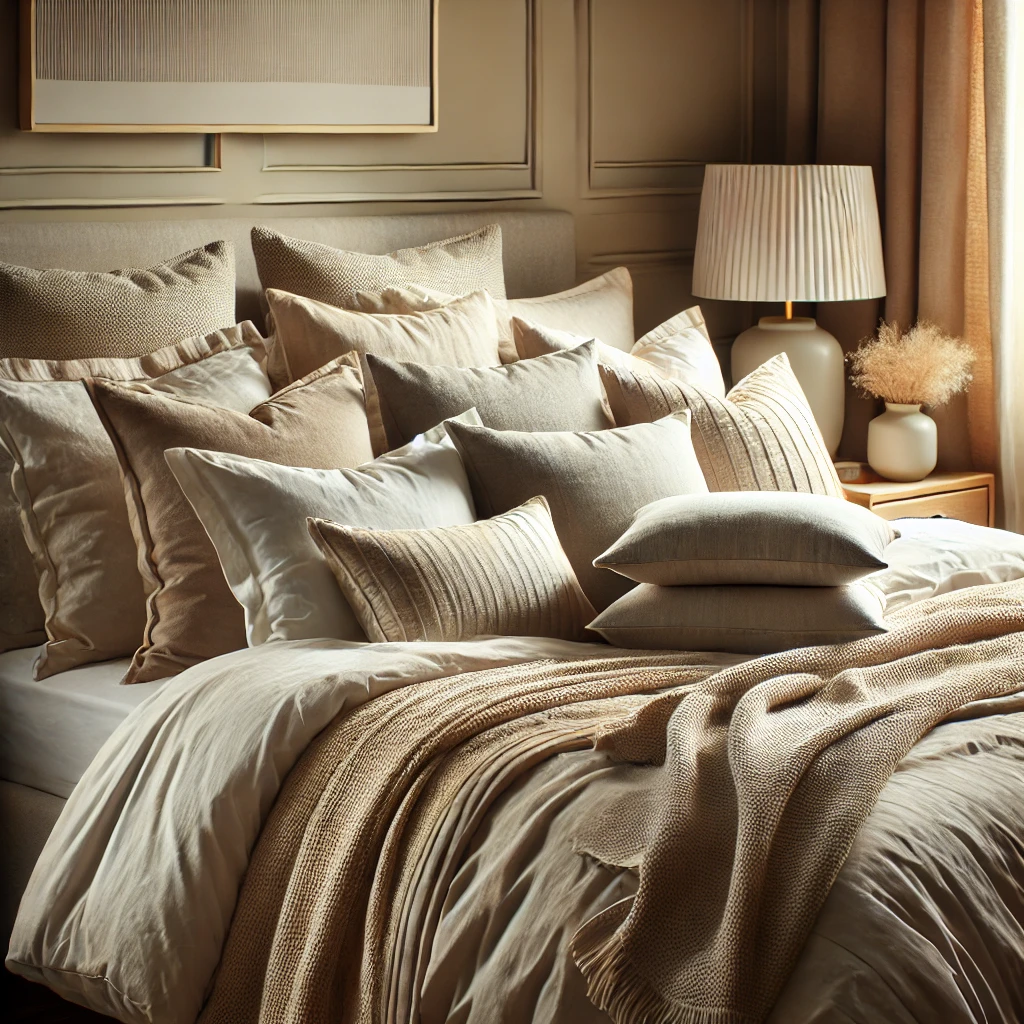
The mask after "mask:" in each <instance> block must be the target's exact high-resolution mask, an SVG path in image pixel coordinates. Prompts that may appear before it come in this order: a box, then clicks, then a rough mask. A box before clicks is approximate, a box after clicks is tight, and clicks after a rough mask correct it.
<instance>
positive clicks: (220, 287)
mask: <svg viewBox="0 0 1024 1024" xmlns="http://www.w3.org/2000/svg"><path fill="white" fill-rule="evenodd" d="M139 230H140V231H145V226H144V225H142V224H140V225H139ZM234 322H235V253H234V248H233V247H232V245H231V243H230V242H211V243H210V244H209V245H206V246H203V248H201V249H193V250H192V251H191V252H186V253H183V254H182V255H180V256H175V257H174V258H173V259H169V260H167V261H166V262H164V263H160V264H158V265H157V266H155V267H149V268H148V269H146V270H136V269H133V268H129V269H126V270H112V271H110V272H109V273H94V272H90V271H76V270H30V269H29V268H27V267H15V266H10V265H9V264H6V263H0V358H11V357H24V358H29V359H89V358H95V357H104V356H109V355H112V354H116V355H118V356H137V355H143V354H145V353H147V352H152V351H153V350H154V349H156V348H162V347H164V346H166V345H167V344H168V343H169V342H174V341H178V340H179V339H181V338H191V337H193V336H195V335H199V334H207V333H209V332H210V331H214V330H217V329H218V328H221V327H227V326H228V325H230V324H233V323H234Z"/></svg>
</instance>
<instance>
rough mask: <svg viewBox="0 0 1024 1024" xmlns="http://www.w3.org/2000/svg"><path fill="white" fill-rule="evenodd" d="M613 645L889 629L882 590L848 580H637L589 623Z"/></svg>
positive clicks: (822, 639) (766, 647) (802, 640)
mask: <svg viewBox="0 0 1024 1024" xmlns="http://www.w3.org/2000/svg"><path fill="white" fill-rule="evenodd" d="M590 628H591V629H592V630H594V631H595V632H597V633H600V634H601V636H603V637H604V638H605V639H606V640H607V641H608V642H609V643H610V644H614V645H615V646H616V647H631V648H640V649H643V650H660V649H663V648H667V649H670V650H679V651H725V652H727V653H734V654H771V653H773V652H775V651H787V650H790V649H791V648H793V647H814V646H817V645H819V644H841V643H847V642H849V641H851V640H861V639H863V638H864V637H868V636H875V635H877V634H878V633H884V632H885V631H886V628H887V627H886V624H885V617H884V607H883V604H882V600H881V597H880V595H879V594H878V593H876V592H875V591H874V590H873V589H872V588H869V587H867V586H865V585H862V584H860V583H853V584H851V585H850V586H846V587H762V586H739V587H732V586H722V587H715V586H701V587H659V586H655V585H654V584H652V583H641V584H640V585H639V586H638V587H636V588H635V589H634V590H631V591H630V592H629V593H628V594H626V595H625V596H624V597H621V598H620V599H619V600H618V601H616V602H615V603H614V604H613V605H611V607H609V608H606V609H605V610H604V611H603V612H601V614H600V615H598V616H597V618H596V619H594V621H593V622H591V623H590Z"/></svg>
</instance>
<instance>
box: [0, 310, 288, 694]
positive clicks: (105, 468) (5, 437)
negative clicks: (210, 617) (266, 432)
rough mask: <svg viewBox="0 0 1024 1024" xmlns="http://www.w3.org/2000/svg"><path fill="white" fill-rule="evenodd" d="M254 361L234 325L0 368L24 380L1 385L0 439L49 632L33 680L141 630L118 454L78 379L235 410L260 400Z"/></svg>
mask: <svg viewBox="0 0 1024 1024" xmlns="http://www.w3.org/2000/svg"><path fill="white" fill-rule="evenodd" d="M264 355H265V353H264V349H263V339H262V338H261V337H260V335H259V332H258V331H257V330H256V328H255V327H253V325H252V324H251V323H244V324H239V325H238V326H236V327H232V328H229V329H227V330H224V331H217V332H215V333H213V334H209V335H207V336H206V337H204V338H192V339H189V340H187V341H183V342H179V343H178V344H177V345H172V346H169V347H167V348H163V349H158V350H157V351H156V352H153V353H151V354H149V355H147V356H141V357H139V358H137V359H113V358H111V359H81V360H70V361H62V362H57V361H52V362H51V361H46V360H4V361H0V376H6V377H8V378H10V377H12V376H20V377H22V378H24V379H22V380H20V381H15V380H10V379H8V380H3V379H0V441H2V442H3V445H4V447H5V448H6V449H7V450H8V451H9V452H10V453H11V455H12V456H13V458H14V461H15V472H14V475H13V478H12V479H13V484H14V492H15V494H16V496H17V501H18V504H19V507H20V511H21V520H22V527H23V529H24V538H25V539H24V540H22V541H21V543H22V544H23V545H24V543H25V541H27V543H28V549H29V550H30V551H31V553H32V558H33V560H34V562H35V572H34V573H33V578H36V577H38V583H37V593H38V596H37V597H35V598H34V600H35V602H36V606H37V607H38V606H39V604H40V603H41V604H42V608H43V610H44V612H45V616H46V626H47V630H48V632H49V641H48V642H47V644H46V646H45V648H44V649H43V651H42V653H41V654H40V656H39V658H38V660H37V662H36V668H35V672H36V678H37V679H41V678H43V677H45V676H49V675H52V674H53V673H55V672H60V671H63V670H64V669H68V668H72V667H74V666H75V665H81V664H84V663H86V662H91V661H105V660H107V659H110V658H119V657H124V656H126V655H129V654H131V653H132V652H133V651H134V650H135V648H136V647H138V645H139V641H140V639H141V638H142V632H143V629H144V627H145V624H146V608H145V592H144V589H143V582H142V579H141V577H140V576H139V570H138V565H137V554H136V546H135V541H134V539H133V537H132V532H131V527H130V526H129V520H128V510H127V508H126V507H125V500H124V488H123V486H122V484H121V475H120V470H119V469H118V463H117V456H116V454H115V452H114V448H113V446H112V445H111V443H110V439H109V437H108V436H107V432H106V430H104V428H103V425H102V423H101V422H100V420H99V417H98V416H97V415H96V410H95V409H94V408H93V404H92V402H91V401H90V399H89V393H88V391H87V390H86V386H85V385H84V384H83V383H82V382H81V379H80V378H84V377H91V376H95V375H103V376H106V377H109V378H113V379H120V380H122V381H136V382H138V383H136V384H132V385H131V386H132V387H137V388H140V389H149V390H152V391H154V392H165V393H167V394H177V395H183V396H190V397H192V398H196V399H201V400H203V401H206V402H209V403H210V404H211V405H217V406H224V407H226V408H231V409H235V410H238V411H239V412H242V413H244V412H247V411H248V410H249V409H251V408H252V407H253V406H254V405H257V404H259V403H260V402H263V401H265V400H266V399H267V398H268V397H269V396H270V382H269V381H268V380H267V375H266V373H265V371H264V369H263V359H264ZM19 539H20V538H19Z"/></svg>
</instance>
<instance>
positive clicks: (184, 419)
mask: <svg viewBox="0 0 1024 1024" xmlns="http://www.w3.org/2000/svg"><path fill="white" fill-rule="evenodd" d="M89 389H90V392H91V394H92V398H93V402H94V403H95V405H96V408H97V410H98V411H99V413H100V416H101V418H102V419H103V421H104V424H105V426H106V427H107V431H108V433H109V434H110V437H111V440H112V441H113V442H114V449H115V450H116V452H117V455H118V460H119V462H120V466H121V472H122V476H123V477H124V486H125V493H126V496H127V500H128V508H129V516H130V518H131V522H132V528H133V530H134V533H135V540H136V544H137V546H138V550H139V566H140V568H141V569H142V576H143V581H144V583H145V585H146V589H147V593H148V595H149V599H148V605H147V607H148V612H149V615H148V620H147V622H146V627H145V631H144V634H143V637H142V643H141V646H140V647H139V649H138V650H137V651H136V652H135V657H134V658H133V659H132V664H131V667H130V669H129V671H128V675H127V677H126V679H125V681H126V682H129V683H141V682H148V681H149V680H152V679H160V678H162V677H164V676H168V675H174V674H175V673H177V672H180V671H181V670H182V669H184V668H187V667H188V666H189V665H194V664H196V663H197V662H200V661H203V660H204V659H205V658H212V657H213V656H214V655H217V654H224V653H225V652H227V651H233V650H237V649H238V648H239V647H244V646H245V626H244V618H243V614H242V609H241V607H240V606H239V605H238V604H237V603H236V602H235V599H234V598H233V597H232V595H231V590H230V589H229V587H228V585H227V582H226V581H225V579H224V574H223V572H222V571H221V568H220V564H219V563H218V561H217V553H216V551H215V550H214V547H213V544H212V543H211V542H210V539H209V537H207V535H206V531H205V530H204V529H203V527H202V524H201V523H200V522H199V520H198V519H197V518H196V515H195V513H194V512H193V511H192V508H191V506H190V505H189V503H188V499H187V498H186V497H185V495H184V494H183V493H182V491H181V488H180V487H179V486H178V484H177V482H176V480H175V479H174V474H173V473H172V472H171V470H170V468H169V467H168V465H167V462H166V460H165V459H164V451H165V449H168V448H201V449H205V450H210V451H223V452H229V453H231V454H234V455H245V456H248V457H250V458H260V459H264V460H266V461H268V462H279V463H281V464H283V465H289V466H310V467H312V468H315V469H340V468H343V467H346V466H358V465H359V464H360V463H363V462H366V461H368V460H369V459H370V458H371V457H372V452H371V450H370V435H369V429H368V427H367V423H366V412H365V408H364V405H363V391H362V387H361V385H360V382H359V374H358V372H357V371H356V370H354V369H353V368H352V367H350V366H340V365H337V364H329V365H327V366H325V367H323V368H322V369H321V370H318V371H317V372H316V373H314V374H311V375H310V376H309V377H307V378H305V379H303V380H300V381H298V382H296V383H295V384H293V385H292V386H290V387H288V388H286V389H285V390H284V391H281V392H279V393H278V394H276V395H274V397H273V398H271V399H269V400H268V401H266V402H264V403H263V404H262V405H258V406H256V408H255V409H253V410H252V411H251V412H250V413H249V414H248V415H245V414H243V413H239V412H235V411H233V410H228V409H220V408H216V407H214V406H211V405H203V404H201V403H198V402H191V401H187V400H184V399H178V398H173V397H170V396H168V395H160V394H146V393H142V392H140V391H137V390H132V389H130V388H126V387H124V386H123V385H118V384H114V383H111V382H109V381H92V382H90V384H89Z"/></svg>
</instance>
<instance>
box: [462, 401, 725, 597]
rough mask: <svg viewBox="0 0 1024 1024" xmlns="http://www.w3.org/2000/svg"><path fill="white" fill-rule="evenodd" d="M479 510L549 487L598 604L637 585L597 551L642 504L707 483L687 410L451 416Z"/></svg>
mask: <svg viewBox="0 0 1024 1024" xmlns="http://www.w3.org/2000/svg"><path fill="white" fill-rule="evenodd" d="M447 428H448V432H449V434H451V437H452V440H453V441H454V442H455V447H456V448H458V450H459V454H460V455H461V456H462V461H463V464H464V465H465V467H466V475H467V476H468V477H469V483H470V486H471V487H472V489H473V498H474V501H475V503H476V508H477V513H478V514H479V515H481V516H494V515H500V514H501V513H502V512H507V511H508V510H509V509H511V508H515V507H516V506H517V505H521V504H522V503H523V502H525V501H527V500H529V499H530V498H531V497H533V496H534V495H543V496H544V497H545V498H546V499H547V502H548V505H549V506H550V509H551V516H552V518H553V520H554V524H555V530H556V531H557V532H558V536H559V539H560V540H561V543H562V547H563V548H564V549H565V553H566V555H568V558H569V562H570V563H571V565H572V567H573V570H574V572H575V573H576V577H577V579H578V580H579V582H580V585H581V586H582V587H583V591H584V593H585V594H586V595H587V597H588V598H589V600H590V602H591V603H592V604H593V605H594V607H595V608H597V609H598V610H600V609H602V608H606V607H607V606H608V605H609V604H611V603H612V601H614V600H615V599H616V598H618V597H620V596H621V595H622V594H624V593H625V592H626V591H627V590H629V589H630V588H631V587H632V586H633V585H634V584H633V583H632V581H630V580H627V579H626V578H625V577H624V576H620V575H618V574H617V573H614V572H611V571H609V570H608V569H598V568H595V566H594V564H593V562H594V559H595V558H596V557H597V556H598V555H599V554H601V552H602V551H605V550H606V549H607V548H608V546H609V545H610V544H611V543H612V542H613V541H614V540H616V539H617V538H618V537H620V536H621V535H622V534H623V532H624V531H625V530H626V528H627V527H628V526H629V524H630V523H631V522H632V521H633V517H634V515H635V514H636V512H637V511H638V510H639V509H641V508H643V506H644V505H648V504H650V502H652V501H656V500H657V499H658V498H667V497H669V496H670V495H674V494H700V493H705V492H706V491H707V485H706V484H705V483H704V477H703V476H702V474H701V471H700V466H699V465H698V464H697V458H696V456H695V455H694V452H693V445H692V444H691V443H690V417H689V414H688V413H686V412H683V413H681V414H679V415H675V416H668V417H666V418H664V419H662V420H659V421H658V422H656V423H640V424H637V425H636V426H632V427H619V428H614V429H609V430H597V431H584V432H572V431H558V432H547V431H535V432H525V431H516V430H504V431H503V430H492V429H490V428H488V427H473V426H469V425H468V424H464V423H452V422H449V423H447Z"/></svg>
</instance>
